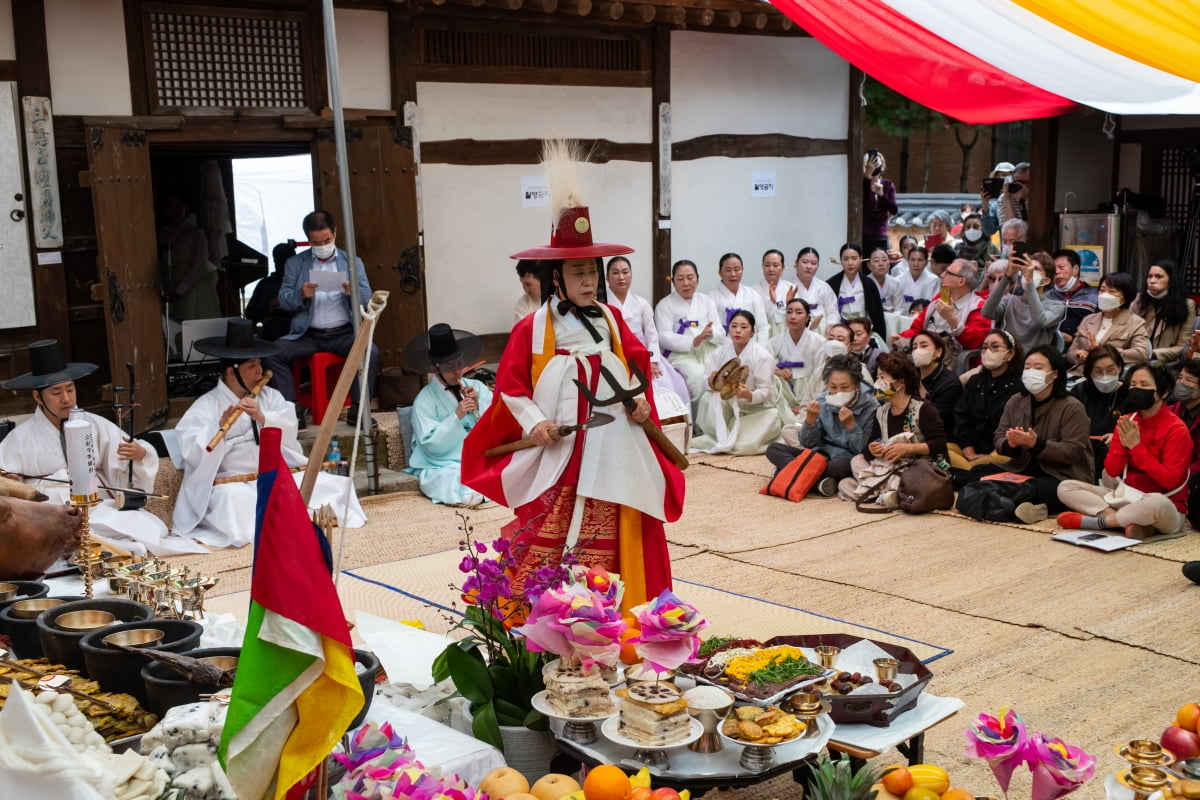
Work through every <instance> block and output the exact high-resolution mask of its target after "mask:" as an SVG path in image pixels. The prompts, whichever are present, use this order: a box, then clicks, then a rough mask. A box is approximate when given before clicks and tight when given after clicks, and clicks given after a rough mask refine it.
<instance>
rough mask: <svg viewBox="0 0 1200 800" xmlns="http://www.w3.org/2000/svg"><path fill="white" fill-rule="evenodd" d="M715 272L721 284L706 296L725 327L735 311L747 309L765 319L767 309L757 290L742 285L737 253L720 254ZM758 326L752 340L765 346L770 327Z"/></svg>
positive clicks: (740, 266)
mask: <svg viewBox="0 0 1200 800" xmlns="http://www.w3.org/2000/svg"><path fill="white" fill-rule="evenodd" d="M717 274H718V275H719V276H720V278H721V284H720V285H719V286H717V288H715V289H712V290H710V291H709V292H708V296H709V297H711V298H712V301H713V303H714V304H715V305H716V306H717V315H718V317H719V318H720V320H721V323H722V324H723V325H724V326H725V327H726V328H728V327H729V320H731V319H733V315H734V313H735V312H737V311H742V310H745V311H749V312H750V313H751V314H753V315H754V318H755V319H756V320H766V319H767V309H766V306H764V305H763V301H762V298H761V297H760V296H759V294H758V292H756V291H754V290H753V289H751V288H750V287H748V286H742V275H743V274H744V270H743V268H742V257H741V256H739V255H738V254H737V253H726V254H725V255H723V256H721V267H720V270H719V271H718V273H717ZM759 328H760V330H758V331H756V332H755V334H754V341H755V342H757V343H758V344H759V345H761V346H762V347H766V346H767V340H768V339H770V338H771V336H770V327H769V326H768V325H766V324H765V322H764V324H762V325H760V326H759Z"/></svg>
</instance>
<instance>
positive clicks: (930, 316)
mask: <svg viewBox="0 0 1200 800" xmlns="http://www.w3.org/2000/svg"><path fill="white" fill-rule="evenodd" d="M978 282H979V267H978V265H977V264H976V263H975V262H974V261H967V260H966V259H963V258H959V259H956V260H955V261H954V263H953V264H951V265H950V268H949V269H947V270H946V271H945V272H943V273H942V279H941V287H942V288H941V296H940V297H938V299H937V300H934V301H933V302H931V303H930V304H929V305H928V306H926V307H925V310H924V311H922V312H921V313H920V314H918V315H917V317H916V318H915V319H913V321H912V325H911V326H909V328H908V330H906V331H901V332H900V333H898V334H894V335H892V336H890V337H889V338H888V343H889V344H890V345H891V346H892V349H893V350H895V349H896V347H897V346H899V345H900V344H901V343H902V342H903V341H904V340H905V339H912V338H913V337H914V336H916V335H917V334H918V333H920V332H921V331H926V330H927V331H933V332H935V333H941V334H943V335H945V336H948V337H949V338H950V339H953V340H954V342H955V344H957V346H958V349H959V350H974V349H976V348H978V347H979V345H981V344H983V337H984V336H987V332H988V331H989V330H991V327H992V323H991V320H989V319H988V318H987V317H985V316H983V303H984V300H983V298H982V297H980V296H979V295H978V294H977V293H976V292H975V286H976V285H977V283H978Z"/></svg>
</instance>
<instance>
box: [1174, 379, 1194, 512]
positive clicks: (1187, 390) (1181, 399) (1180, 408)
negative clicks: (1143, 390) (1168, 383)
mask: <svg viewBox="0 0 1200 800" xmlns="http://www.w3.org/2000/svg"><path fill="white" fill-rule="evenodd" d="M1169 408H1170V411H1171V413H1172V414H1174V415H1175V416H1177V417H1179V418H1180V419H1181V420H1183V424H1184V425H1186V426H1187V428H1188V431H1189V433H1190V434H1191V443H1192V464H1191V467H1190V468H1189V472H1188V474H1189V478H1188V497H1189V498H1191V499H1195V498H1200V361H1196V360H1195V359H1187V360H1185V361H1183V362H1181V363H1180V364H1179V372H1178V374H1177V375H1176V377H1175V402H1174V403H1172V404H1171V405H1170V406H1169ZM1187 517H1188V521H1189V522H1191V523H1192V527H1193V528H1195V529H1196V530H1200V502H1196V503H1190V502H1189V503H1188V510H1187Z"/></svg>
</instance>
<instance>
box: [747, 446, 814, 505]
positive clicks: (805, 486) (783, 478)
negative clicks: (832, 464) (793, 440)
mask: <svg viewBox="0 0 1200 800" xmlns="http://www.w3.org/2000/svg"><path fill="white" fill-rule="evenodd" d="M828 466H829V459H827V458H825V456H823V455H821V454H820V453H818V452H817V451H816V450H802V451H800V455H798V456H796V457H795V458H794V459H792V461H791V463H789V464H788V465H787V466H786V467H784V468H783V469H781V470H779V472H777V473H775V477H774V478H771V481H770V482H769V483H768V484H767V485H766V486H764V487H763V488H761V489H759V490H758V493H759V494H769V495H771V496H772V497H784V498H787V499H788V500H791V501H792V502H793V503H799V502H800V501H801V500H803V499H804V495H806V494H808V492H809V490H811V489H812V487H813V486H815V485H816V483H817V481H819V480H821V476H822V475H824V474H825V468H826V467H828Z"/></svg>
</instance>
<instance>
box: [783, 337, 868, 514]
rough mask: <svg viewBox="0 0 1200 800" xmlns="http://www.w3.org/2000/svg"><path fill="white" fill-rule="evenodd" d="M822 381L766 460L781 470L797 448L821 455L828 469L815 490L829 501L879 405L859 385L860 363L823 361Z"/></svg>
mask: <svg viewBox="0 0 1200 800" xmlns="http://www.w3.org/2000/svg"><path fill="white" fill-rule="evenodd" d="M821 382H822V383H823V384H824V385H825V389H824V391H821V392H818V393H817V396H816V397H815V398H813V399H812V400H810V401H809V402H808V404H807V405H806V406H805V407H804V420H803V422H802V423H800V424H796V425H788V426H786V427H785V428H784V429H783V441H784V442H785V443H786V444H779V443H775V444H770V445H767V459H768V460H769V461H770V462H771V463H772V464H774V465H775V469H776V470H780V469H783V468H784V467H786V466H787V465H788V464H789V463H790V462H791V461H792V459H794V458H795V457H796V456H798V455H800V448H807V449H809V450H816V451H818V452H820V453H821V454H822V455H824V456H825V457H826V458H827V459H829V466H828V467H827V468H826V469H825V477H824V478H822V479H821V481H820V482H819V483H818V484H817V491H818V492H820V493H821V494H823V495H824V496H826V497H833V496H834V495H835V494H837V482H838V481H840V480H841V479H842V478H848V477H850V474H851V470H850V460H851V459H852V458H854V457H855V456H856V455H858V454H859V453H861V452H862V449H863V448H864V447H865V446H866V444H867V441H868V439H867V436H868V435H869V434H870V433H871V422H872V419H873V417H874V415H875V409H877V408H879V401H877V400H876V399H875V395H874V393H873V392H872V391H871V386H870V384H868V383H866V382H864V381H863V379H862V365H861V364H859V363H858V359H856V358H854V356H850V355H845V354H842V355H835V356H831V357H830V358H828V359H826V361H825V365H824V366H823V367H822V369H821Z"/></svg>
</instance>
